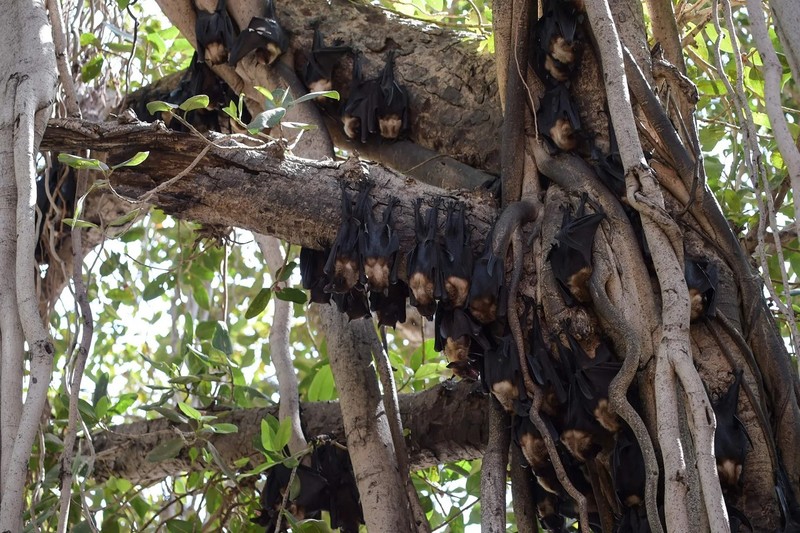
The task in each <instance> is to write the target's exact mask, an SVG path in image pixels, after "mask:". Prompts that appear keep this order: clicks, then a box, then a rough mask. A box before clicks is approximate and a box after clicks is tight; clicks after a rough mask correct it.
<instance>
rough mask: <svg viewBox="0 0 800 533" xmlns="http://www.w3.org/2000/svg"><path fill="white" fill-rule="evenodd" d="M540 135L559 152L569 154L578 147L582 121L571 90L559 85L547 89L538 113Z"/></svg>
mask: <svg viewBox="0 0 800 533" xmlns="http://www.w3.org/2000/svg"><path fill="white" fill-rule="evenodd" d="M536 120H537V124H538V127H539V133H541V134H542V135H544V136H545V137H546V138H547V139H548V140H549V141H550V142H551V143H552V145H554V146H555V148H556V150H551V151H553V152H557V151H558V150H562V151H564V152H569V151H572V150H575V149H576V148H577V147H578V142H579V140H580V139H579V135H578V132H580V130H581V119H580V116H579V115H578V110H577V108H576V107H575V103H574V102H573V101H572V97H571V96H570V94H569V89H567V87H566V86H564V85H562V84H559V85H556V86H555V87H551V88H549V89H547V90H546V91H545V93H544V96H542V102H541V105H540V106H539V111H538V112H537V113H536Z"/></svg>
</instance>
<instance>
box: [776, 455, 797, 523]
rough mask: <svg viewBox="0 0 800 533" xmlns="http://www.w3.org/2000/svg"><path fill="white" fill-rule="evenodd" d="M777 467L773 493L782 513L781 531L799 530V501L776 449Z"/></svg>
mask: <svg viewBox="0 0 800 533" xmlns="http://www.w3.org/2000/svg"><path fill="white" fill-rule="evenodd" d="M777 453H778V467H777V469H776V470H777V472H776V483H775V493H776V495H777V496H778V503H779V505H780V508H781V514H782V515H783V524H784V526H783V530H782V531H783V533H790V532H792V531H800V503H798V501H797V498H796V497H795V494H794V490H792V483H791V481H790V480H789V474H788V473H787V472H786V467H785V466H784V464H783V458H782V457H781V455H780V450H778V452H777Z"/></svg>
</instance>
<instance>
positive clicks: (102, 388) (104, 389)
mask: <svg viewBox="0 0 800 533" xmlns="http://www.w3.org/2000/svg"><path fill="white" fill-rule="evenodd" d="M107 395H108V372H103V373H101V374H100V376H99V377H98V378H97V384H96V385H95V387H94V393H92V404H93V405H97V402H99V401H100V398H104V397H106V396H107Z"/></svg>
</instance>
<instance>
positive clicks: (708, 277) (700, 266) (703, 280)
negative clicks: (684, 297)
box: [683, 257, 719, 320]
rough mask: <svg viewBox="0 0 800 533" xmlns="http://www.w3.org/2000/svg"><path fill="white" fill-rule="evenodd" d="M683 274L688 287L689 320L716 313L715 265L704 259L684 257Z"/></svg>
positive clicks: (716, 283) (716, 285) (716, 272)
mask: <svg viewBox="0 0 800 533" xmlns="http://www.w3.org/2000/svg"><path fill="white" fill-rule="evenodd" d="M683 264H684V275H685V276H686V285H687V286H688V287H689V306H690V310H691V311H690V317H691V320H697V319H698V318H700V317H701V316H707V317H714V316H716V314H717V287H718V285H719V273H718V271H717V265H715V264H714V263H711V262H709V261H707V260H705V259H690V258H688V257H687V258H685V259H684V262H683Z"/></svg>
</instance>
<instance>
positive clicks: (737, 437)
mask: <svg viewBox="0 0 800 533" xmlns="http://www.w3.org/2000/svg"><path fill="white" fill-rule="evenodd" d="M741 382H742V370H741V369H740V370H738V371H737V372H736V373H735V377H734V379H733V381H732V382H731V385H730V387H728V390H727V391H725V393H723V394H721V395H720V396H719V398H717V401H715V402H713V404H712V406H713V408H714V415H715V416H716V418H717V430H716V431H715V432H714V455H715V456H716V458H717V473H718V474H719V482H720V485H721V486H722V488H723V491H725V490H728V489H735V488H736V487H738V485H739V480H740V478H741V475H742V467H743V466H744V460H745V456H746V455H747V451H748V450H749V448H750V437H749V435H748V434H747V429H746V428H745V427H744V424H743V423H742V421H741V420H739V417H738V416H736V410H737V407H738V405H739V386H740V385H741Z"/></svg>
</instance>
